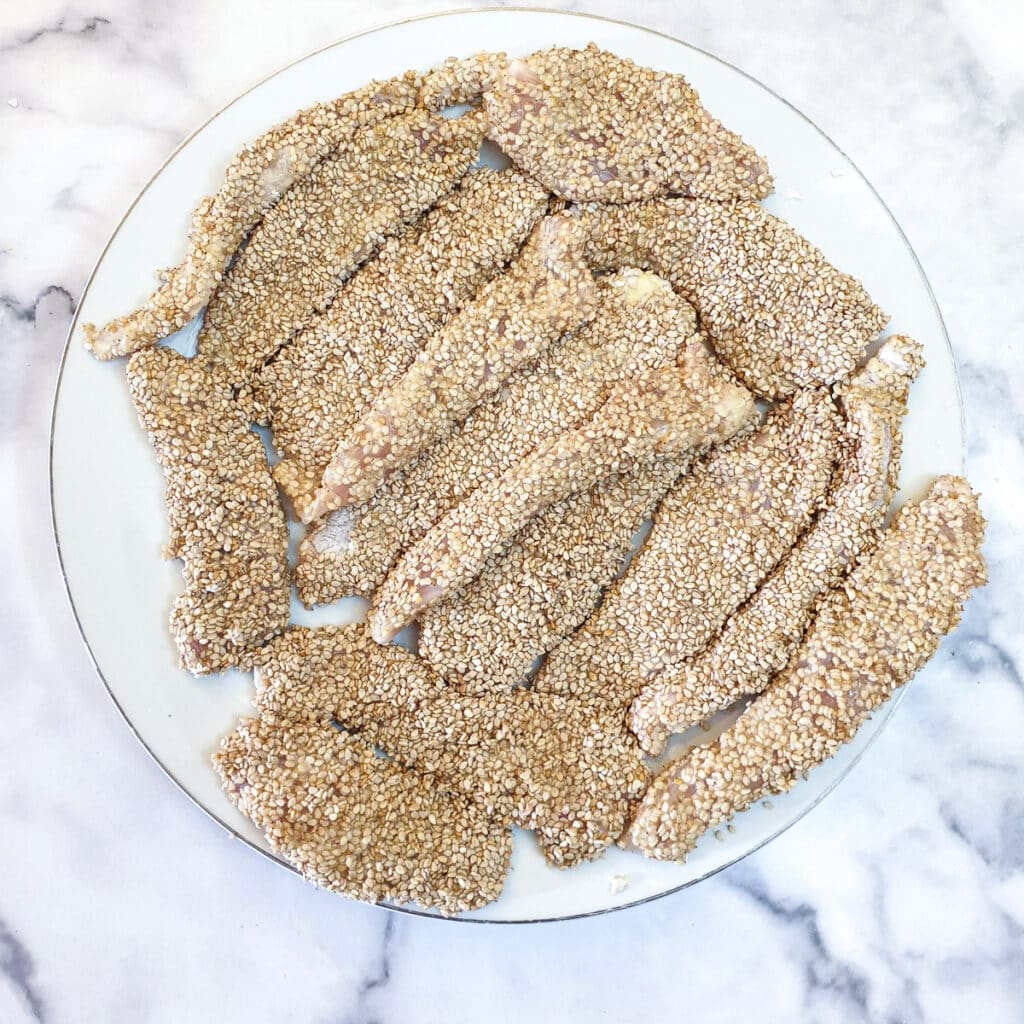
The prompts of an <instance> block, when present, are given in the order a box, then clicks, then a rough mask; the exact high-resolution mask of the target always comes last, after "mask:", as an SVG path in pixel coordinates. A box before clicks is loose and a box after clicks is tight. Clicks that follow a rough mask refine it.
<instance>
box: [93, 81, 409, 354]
mask: <svg viewBox="0 0 1024 1024" xmlns="http://www.w3.org/2000/svg"><path fill="white" fill-rule="evenodd" d="M418 88H419V77H418V76H417V75H416V74H414V73H411V72H410V73H409V74H406V75H403V76H401V77H400V78H396V79H392V80H391V81H388V82H372V83H370V85H368V86H366V87H365V88H363V89H358V90H357V91H355V92H351V93H347V94H346V95H344V96H341V97H339V98H338V99H336V100H332V101H330V102H329V103H316V104H314V105H313V106H311V107H308V108H306V109H305V110H300V111H299V112H298V113H297V114H295V115H294V116H293V117H290V118H289V119H288V120H287V121H283V122H282V123H281V124H278V125H275V126H274V127H273V128H271V129H270V131H268V132H266V133H265V134H264V135H261V136H260V137H259V138H258V139H256V140H255V141H254V142H252V143H251V144H250V145H248V146H246V147H245V149H243V150H242V152H241V153H239V154H238V155H237V156H236V157H235V158H234V159H233V160H232V161H231V162H230V163H229V164H228V167H227V171H226V173H225V176H224V182H223V184H222V185H221V186H220V188H219V189H218V190H217V191H216V192H215V193H214V194H213V195H211V196H206V197H205V198H204V199H203V200H202V201H201V202H200V203H199V205H198V207H197V208H196V210H195V212H194V213H193V215H192V227H191V229H190V231H189V235H188V243H187V246H186V250H185V258H184V259H183V260H182V262H181V264H180V265H179V266H177V267H174V268H173V269H171V270H167V271H165V272H164V273H163V274H162V278H163V281H162V283H161V285H160V287H159V288H158V289H157V290H156V291H155V292H154V293H153V294H152V295H150V297H149V298H148V299H147V300H146V302H145V303H143V305H142V306H141V307H140V308H139V309H137V310H135V311H134V312H132V313H129V314H127V315H126V316H122V317H118V318H117V319H116V320H112V321H111V322H110V323H108V324H107V325H106V326H105V327H97V326H95V325H94V324H83V325H82V333H83V335H84V337H85V347H86V348H87V349H89V350H90V351H91V352H92V353H93V355H95V356H96V357H97V358H99V359H113V358H115V357H116V356H124V355H129V354H130V353H132V352H135V351H136V350H138V349H140V348H146V347H147V346H149V345H152V344H154V342H156V341H158V340H159V339H160V338H164V337H166V336H167V335H169V334H173V333H174V332H175V331H177V330H179V329H180V328H182V327H184V326H185V324H187V323H188V322H189V320H191V319H192V318H193V317H194V316H196V314H197V313H199V312H200V310H202V308H203V307H204V306H205V305H206V304H207V302H208V301H209V299H210V296H211V295H212V294H213V291H214V289H215V288H216V287H217V285H218V284H219V282H220V280H221V277H222V275H223V273H224V269H225V267H226V266H227V264H228V262H229V260H230V259H231V257H232V256H233V255H234V253H235V251H236V250H237V249H238V247H239V246H240V245H241V244H242V241H243V240H244V238H245V236H246V234H247V233H248V232H249V231H250V230H251V229H252V228H253V227H254V226H255V225H256V224H257V223H258V222H259V220H260V218H261V217H262V216H263V215H264V214H265V213H266V211H267V210H268V209H270V208H271V207H272V206H273V205H274V203H276V202H277V201H278V200H279V199H280V198H281V196H282V195H284V194H285V193H286V192H287V191H288V189H290V188H291V187H292V185H294V184H295V183H296V182H297V181H300V180H301V179H302V178H303V177H305V176H306V175H307V174H309V172H310V171H311V170H312V169H313V168H314V167H315V166H316V165H317V164H318V163H319V162H320V160H322V159H323V158H324V157H325V156H326V155H327V154H328V153H330V152H331V151H332V150H334V149H336V148H337V147H338V146H339V145H340V144H341V143H342V142H344V141H345V140H346V139H348V138H349V137H350V136H351V135H352V134H353V132H355V131H356V130H357V129H359V128H360V127H364V126H366V125H369V124H373V123H375V122H377V121H380V120H382V119H384V118H387V117H392V116H394V115H396V114H398V113H400V112H402V111H404V110H408V109H410V108H411V107H413V106H414V105H415V103H416V94H417V91H418Z"/></svg>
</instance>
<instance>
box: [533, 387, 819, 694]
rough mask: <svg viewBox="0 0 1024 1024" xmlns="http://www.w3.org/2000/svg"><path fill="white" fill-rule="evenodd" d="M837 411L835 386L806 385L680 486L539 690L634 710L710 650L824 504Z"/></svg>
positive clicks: (557, 654)
mask: <svg viewBox="0 0 1024 1024" xmlns="http://www.w3.org/2000/svg"><path fill="white" fill-rule="evenodd" d="M837 419H838V417H837V415H836V410H835V407H834V406H833V404H832V399H831V396H830V395H829V394H828V393H827V392H824V391H808V392H801V393H800V394H798V395H796V396H795V397H794V398H792V399H791V400H790V401H789V402H787V403H786V404H785V405H782V406H779V407H776V408H775V409H774V410H773V411H772V412H771V413H770V414H769V417H768V419H767V421H766V422H765V424H764V425H763V426H762V427H761V428H760V429H759V430H757V431H756V432H755V433H753V434H751V435H748V436H746V437H743V438H740V439H738V440H736V441H734V442H731V443H730V444H727V445H725V446H723V447H721V448H719V449H717V450H716V451H714V452H713V453H712V454H711V455H710V457H709V458H708V459H707V461H706V462H704V463H703V464H701V465H700V466H698V467H697V469H696V470H695V471H694V472H692V473H691V474H690V475H689V476H688V477H686V478H684V479H683V480H682V481H681V482H680V483H679V484H677V485H676V486H675V488H673V490H672V491H670V492H669V494H668V495H667V496H666V498H665V500H664V501H663V502H662V503H661V506H660V507H659V509H658V511H657V512H656V513H655V516H654V526H653V528H652V530H651V533H650V535H649V536H648V538H647V540H646V542H645V543H644V545H643V547H642V548H641V549H640V551H639V552H638V553H637V555H636V557H635V558H634V559H633V561H632V562H631V563H630V565H629V568H628V569H627V570H626V573H625V575H624V576H623V577H622V578H621V579H620V580H618V581H617V582H616V583H615V584H614V585H613V587H612V588H611V589H610V590H609V592H608V593H607V594H606V595H605V598H604V600H603V602H602V603H601V606H600V607H599V608H598V610H597V612H596V613H595V614H594V615H593V616H592V617H591V619H590V620H589V621H588V622H587V623H586V624H585V625H584V626H583V627H582V628H581V629H580V630H579V631H578V632H576V633H575V634H573V635H572V636H571V637H569V638H568V639H566V640H565V641H563V642H562V643H561V644H560V645H559V646H558V647H556V648H555V649H554V650H553V651H552V652H551V653H550V654H549V655H548V660H547V662H546V663H545V664H544V666H543V667H542V668H541V671H540V673H539V674H538V676H537V679H536V682H535V686H536V687H537V689H539V690H546V691H551V692H555V693H565V694H571V695H575V696H585V695H593V696H596V697H599V698H601V699H603V700H605V701H606V702H607V703H608V704H609V705H611V706H614V707H617V708H619V709H620V711H621V712H622V713H623V714H625V712H626V709H627V707H628V705H629V703H630V702H631V701H632V700H633V698H634V697H635V696H636V694H637V693H638V692H639V690H640V688H641V687H642V686H643V684H644V683H645V681H647V680H648V679H651V678H652V677H654V676H656V675H658V674H659V673H661V672H664V671H665V670H666V669H668V668H670V667H672V666H674V665H677V664H679V663H680V662H681V661H684V660H685V659H687V658H689V657H692V656H693V655H694V654H696V653H697V651H699V650H700V649H701V648H702V647H704V646H705V645H706V644H707V642H708V640H710V639H711V637H712V636H714V635H715V633H717V632H718V630H719V629H720V628H721V625H722V623H723V622H724V621H725V620H726V618H727V617H728V616H729V615H731V614H732V612H734V611H735V610H736V609H737V608H738V607H739V606H740V605H741V604H742V603H743V602H744V601H745V600H746V599H747V598H748V597H749V596H750V595H751V594H752V593H753V592H754V591H755V590H756V589H757V587H758V585H759V584H760V583H761V581H762V580H763V579H764V577H765V576H766V575H767V574H768V573H769V572H770V571H771V570H772V569H773V568H774V567H775V566H776V565H777V564H778V562H779V560H780V559H781V558H782V556H783V555H784V554H785V553H786V552H787V551H788V550H789V549H790V548H791V547H792V546H793V544H795V543H796V540H797V538H798V537H799V536H800V534H801V533H803V531H804V530H805V529H806V527H807V525H808V523H809V522H810V519H811V516H812V515H813V514H814V512H815V511H817V508H818V507H819V505H820V503H821V501H822V498H823V496H824V494H825V491H826V489H827V487H828V483H829V479H830V477H831V475H832V468H833V465H834V462H835V456H836V451H837Z"/></svg>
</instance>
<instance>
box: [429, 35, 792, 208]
mask: <svg viewBox="0 0 1024 1024" xmlns="http://www.w3.org/2000/svg"><path fill="white" fill-rule="evenodd" d="M481 94H482V98H483V108H484V110H485V112H486V114H487V119H488V123H489V125H490V128H489V137H490V138H491V139H492V140H493V141H494V142H496V143H497V144H498V145H499V146H500V147H501V148H502V149H503V150H504V151H505V152H506V153H507V154H508V155H509V156H510V157H511V158H512V161H513V162H514V163H515V164H516V165H517V166H519V167H521V168H522V169H523V170H524V171H526V172H527V173H528V174H531V175H533V176H534V177H536V178H537V179H538V180H539V181H541V182H543V184H544V185H546V186H547V187H548V188H550V189H551V191H552V192H555V193H556V194H557V195H560V196H564V197H565V198H567V199H573V200H576V201H587V200H595V201H598V202H602V203H623V202H628V201H631V200H638V199H645V198H651V197H654V196H659V195H664V194H666V193H669V192H678V193H684V194H686V195H694V196H705V197H707V198H709V199H715V200H722V199H737V198H747V199H762V198H764V196H766V195H768V193H769V192H771V190H772V179H771V175H770V173H769V171H768V165H767V163H766V161H765V160H764V158H763V157H761V156H759V155H758V154H757V153H755V152H754V150H753V149H752V148H751V147H750V146H748V145H747V144H746V143H745V142H744V141H743V140H742V139H741V138H740V137H739V136H738V135H736V134H735V133H733V132H731V131H729V130H728V129H726V128H724V127H723V126H722V124H721V122H719V121H718V120H716V119H715V118H713V117H712V116H711V115H710V114H709V113H708V111H707V110H705V109H704V107H703V106H701V102H700V97H699V96H698V95H697V92H696V91H695V90H694V89H693V87H692V86H691V85H690V84H689V83H688V82H687V81H686V79H685V78H683V77H682V75H674V74H668V73H666V72H658V71H652V70H651V69H650V68H644V67H640V66H638V65H636V64H634V63H633V62H632V61H630V60H626V59H624V58H622V57H618V56H616V55H615V54H613V53H608V52H606V51H603V50H600V49H599V48H598V47H597V46H595V45H594V44H593V43H591V44H590V45H589V46H587V47H586V48H585V49H583V50H570V49H564V48H561V47H554V48H552V49H550V50H540V51H538V52H536V53H532V54H530V55H529V56H528V57H525V58H523V59H521V60H512V61H509V60H508V59H507V58H505V56H504V54H481V55H478V56H476V57H471V58H469V60H468V61H462V62H458V61H447V62H445V64H443V65H442V66H441V67H440V68H438V69H437V70H436V71H435V72H430V73H428V74H427V75H426V76H424V83H423V92H422V94H421V95H422V98H423V100H424V102H425V103H426V104H427V105H428V106H434V107H437V108H439V107H443V106H446V105H448V104H450V103H455V102H467V101H471V100H472V99H474V98H475V96H477V95H481Z"/></svg>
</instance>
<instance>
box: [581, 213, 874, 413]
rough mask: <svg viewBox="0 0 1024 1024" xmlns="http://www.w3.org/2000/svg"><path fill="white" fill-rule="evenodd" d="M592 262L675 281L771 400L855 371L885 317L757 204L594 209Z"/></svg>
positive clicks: (718, 345) (855, 284) (590, 217)
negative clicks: (634, 268) (631, 268)
mask: <svg viewBox="0 0 1024 1024" xmlns="http://www.w3.org/2000/svg"><path fill="white" fill-rule="evenodd" d="M585 218H586V220H587V221H588V224H589V228H590V240H589V242H588V246H587V259H588V260H589V261H590V263H591V266H593V267H594V269H595V270H597V269H609V268H615V267H618V266H622V265H623V264H627V265H629V266H638V267H645V268H646V269H648V270H652V271H654V272H655V273H657V274H661V275H662V276H663V277H665V278H667V279H668V280H669V281H671V283H672V286H673V287H674V288H675V289H676V290H677V291H678V292H679V293H680V294H681V295H683V296H684V297H685V298H686V299H687V300H688V301H689V302H691V303H692V304H693V306H694V308H695V309H696V310H697V313H698V315H699V316H700V320H701V328H702V330H705V331H707V333H708V335H709V337H710V339H711V342H712V344H713V345H714V347H715V351H716V353H717V354H718V356H719V358H721V359H722V360H723V361H724V362H726V363H727V364H728V365H729V367H730V368H731V369H732V370H733V372H734V373H735V374H736V375H737V376H738V377H739V378H740V380H742V381H743V383H744V384H746V385H747V387H748V388H750V389H751V390H752V391H754V392H756V393H757V394H759V395H764V396H766V397H770V398H778V397H783V396H785V395H789V394H791V393H793V392H794V391H796V390H798V389H800V388H806V387H817V386H820V385H822V384H835V383H837V382H839V381H842V380H845V379H846V378H847V377H849V376H850V374H851V373H852V372H853V370H854V368H855V367H856V365H857V363H858V361H859V360H860V358H861V357H862V355H863V354H864V350H865V348H866V347H867V345H868V343H869V342H870V341H871V339H872V338H874V337H876V336H877V335H878V334H879V332H880V331H881V330H882V328H883V327H884V326H885V323H886V320H887V319H888V317H887V316H886V314H884V313H883V312H882V311H881V310H880V309H879V308H878V307H877V306H876V305H875V304H874V303H873V302H872V301H871V298H870V296H869V295H868V294H867V292H866V291H865V290H864V287H863V286H862V285H861V284H860V282H859V281H856V280H855V279H854V278H852V277H850V276H848V275H847V274H843V273H841V272H840V271H839V270H837V269H836V268H835V267H833V266H832V265H831V264H830V263H829V262H828V261H827V260H826V259H825V257H824V256H823V255H822V254H821V253H820V252H819V251H818V250H817V249H816V248H815V247H814V246H813V245H811V243H810V242H808V241H807V239H805V238H803V237H802V236H801V235H799V234H797V232H796V231H794V230H793V229H792V228H791V227H790V226H789V225H788V224H786V223H785V222H784V221H781V220H779V219H778V218H777V217H773V216H772V215H771V214H770V213H768V212H767V211H766V210H764V209H763V208H762V207H761V206H759V205H758V204H757V203H735V204H728V203H709V202H701V201H697V200H690V199H662V200H656V201H654V202H647V203H639V204H634V205H630V206H621V207H611V206H608V207H588V208H587V211H586V213H585Z"/></svg>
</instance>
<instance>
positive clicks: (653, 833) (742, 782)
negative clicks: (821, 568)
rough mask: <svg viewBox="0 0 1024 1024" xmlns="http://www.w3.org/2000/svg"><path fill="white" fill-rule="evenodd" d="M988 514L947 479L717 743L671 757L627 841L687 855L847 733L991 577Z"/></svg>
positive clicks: (927, 653)
mask: <svg viewBox="0 0 1024 1024" xmlns="http://www.w3.org/2000/svg"><path fill="white" fill-rule="evenodd" d="M984 528H985V521H984V519H983V518H982V516H981V513H980V512H979V510H978V503H977V497H976V495H975V494H974V493H973V492H972V491H971V488H970V486H969V485H968V484H967V482H966V481H965V480H961V479H959V478H957V477H939V478H938V479H937V480H936V481H935V483H934V484H933V485H932V487H931V489H930V490H929V492H928V495H927V497H925V499H924V500H923V501H921V502H920V503H919V504H917V505H910V506H907V507H906V508H904V509H902V510H901V511H900V513H899V514H898V515H897V517H896V520H895V521H894V523H893V525H892V526H891V527H890V529H888V530H887V531H886V532H885V533H884V535H883V536H882V538H881V541H880V542H879V543H878V544H877V545H876V546H875V547H874V548H872V549H870V550H869V551H868V552H867V553H866V554H865V555H864V556H863V557H862V558H861V560H860V561H859V562H858V563H857V565H856V567H855V568H854V569H853V571H852V572H851V573H850V575H849V577H848V579H847V580H846V582H845V583H844V584H843V585H842V586H841V587H837V588H836V589H834V590H833V591H831V593H830V594H829V595H828V597H827V598H826V600H825V602H824V603H823V605H822V607H821V608H820V609H819V611H818V613H817V615H816V617H815V620H814V623H813V625H812V626H811V628H810V630H809V631H808V633H807V636H806V637H805V638H804V640H803V642H802V643H801V644H800V646H799V648H798V649H797V650H796V652H795V653H794V654H793V657H792V658H791V659H790V662H789V664H788V665H787V666H786V668H785V669H784V670H783V671H782V672H781V673H779V674H778V675H777V676H776V677H775V678H774V679H773V680H772V682H771V683H770V684H769V685H768V687H767V689H766V690H765V691H764V693H762V694H761V696H759V697H758V698H757V699H756V700H755V701H754V702H753V703H752V704H751V705H750V707H749V708H748V709H747V710H746V711H744V713H743V714H742V715H740V717H739V718H738V719H737V720H736V723H735V724H734V725H733V726H732V727H731V728H729V729H727V730H726V731H725V732H724V733H723V734H722V735H721V736H720V737H719V738H718V739H717V740H715V741H714V742H713V743H711V744H709V745H707V746H703V747H698V748H696V749H695V750H693V751H691V752H690V754H689V755H687V756H686V757H684V758H683V759H682V760H681V761H677V762H674V763H671V764H669V765H667V766H666V767H665V768H664V769H663V770H662V772H661V773H660V774H659V775H658V776H657V778H655V780H654V781H653V782H652V784H651V785H650V787H649V788H648V790H647V792H646V794H645V795H644V798H643V801H642V803H641V805H640V808H639V811H638V813H637V815H636V818H635V820H634V822H633V825H632V828H631V830H630V833H629V838H630V840H631V841H632V842H633V843H634V844H635V845H636V846H637V848H638V849H640V850H642V851H643V852H644V853H646V854H647V855H648V856H651V857H657V858H658V859H661V860H679V859H681V858H683V857H685V856H686V854H687V853H688V852H689V851H690V850H691V849H692V848H693V846H694V845H695V843H696V841H697V839H698V838H699V837H700V836H701V835H702V834H703V833H704V832H705V831H707V830H708V829H710V828H713V827H714V826H715V825H718V824H720V823H722V822H725V821H728V820H729V819H730V818H732V817H733V815H735V814H736V813H737V812H739V811H741V810H743V809H745V808H746V807H749V806H750V805H751V804H753V803H755V802H756V801H757V800H760V799H763V798H764V797H766V796H770V795H772V794H777V793H784V792H786V790H788V789H790V788H791V787H792V786H793V784H794V783H795V782H796V780H797V779H798V778H799V777H800V775H801V773H802V772H805V771H807V770H808V769H810V768H813V767H814V766H815V765H818V764H821V763H822V762H823V761H825V760H827V759H828V758H829V757H831V756H832V755H833V754H834V753H835V752H836V750H837V749H838V748H839V747H840V746H841V745H842V744H843V743H847V742H849V740H851V739H852V738H853V736H854V734H855V733H856V731H857V729H858V727H859V726H860V725H861V723H862V722H863V721H864V719H865V718H866V717H867V716H868V715H869V714H870V713H871V711H873V710H874V709H875V708H877V707H878V706H879V705H880V704H882V703H883V702H884V701H885V700H887V699H888V698H889V697H890V696H891V695H892V693H893V691H894V690H895V689H897V688H898V687H900V686H902V685H903V684H904V683H905V682H906V681H907V680H908V679H909V678H910V677H911V676H912V675H913V674H914V673H915V672H916V671H917V670H918V669H919V668H920V667H921V666H922V665H923V664H924V663H925V662H926V661H927V660H928V659H929V658H930V657H931V656H932V654H933V653H934V652H935V648H936V647H937V646H938V643H939V640H941V639H942V637H943V636H944V635H945V634H946V633H948V632H949V631H950V630H951V629H953V627H954V626H956V624H957V623H958V622H959V621H960V614H961V612H962V610H963V605H964V602H965V601H966V600H967V598H968V596H969V595H970V592H971V590H972V589H974V588H975V587H978V586H981V585H982V584H983V583H984V582H985V579H986V574H985V562H984V560H983V559H982V557H981V553H980V547H981V540H982V536H983V534H984Z"/></svg>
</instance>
